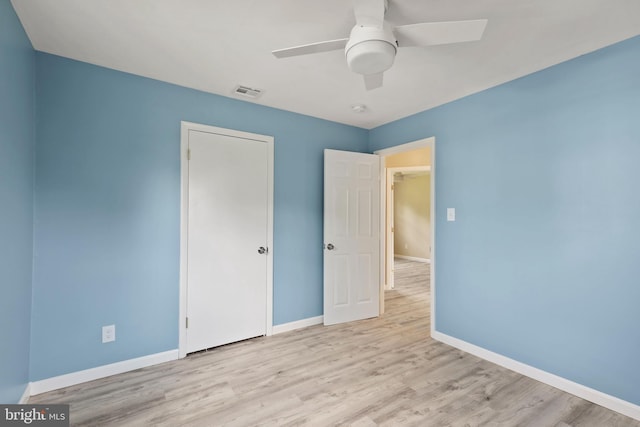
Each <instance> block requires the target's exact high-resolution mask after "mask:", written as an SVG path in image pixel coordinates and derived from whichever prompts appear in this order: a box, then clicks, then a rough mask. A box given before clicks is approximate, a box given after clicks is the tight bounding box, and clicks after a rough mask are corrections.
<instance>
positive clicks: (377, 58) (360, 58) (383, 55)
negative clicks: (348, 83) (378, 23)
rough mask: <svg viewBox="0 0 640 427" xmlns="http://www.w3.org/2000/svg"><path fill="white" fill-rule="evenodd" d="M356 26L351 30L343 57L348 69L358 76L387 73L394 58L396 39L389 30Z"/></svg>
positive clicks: (387, 28)
mask: <svg viewBox="0 0 640 427" xmlns="http://www.w3.org/2000/svg"><path fill="white" fill-rule="evenodd" d="M385 27H386V28H376V27H360V26H356V27H354V28H353V30H351V36H350V37H349V42H348V43H347V46H346V47H345V56H346V58H347V65H348V66H349V69H350V70H351V71H353V72H354V73H358V74H365V75H369V74H378V73H382V72H384V71H387V70H388V69H389V68H391V66H392V65H393V60H394V59H395V57H396V51H397V49H396V39H395V37H394V36H393V33H392V32H391V29H389V27H388V26H386V25H385Z"/></svg>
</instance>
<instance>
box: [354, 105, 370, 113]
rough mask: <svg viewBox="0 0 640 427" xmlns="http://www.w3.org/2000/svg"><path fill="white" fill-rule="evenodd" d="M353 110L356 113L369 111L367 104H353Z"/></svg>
mask: <svg viewBox="0 0 640 427" xmlns="http://www.w3.org/2000/svg"><path fill="white" fill-rule="evenodd" d="M351 110H353V112H354V113H364V112H365V111H367V106H366V105H364V104H355V105H352V106H351Z"/></svg>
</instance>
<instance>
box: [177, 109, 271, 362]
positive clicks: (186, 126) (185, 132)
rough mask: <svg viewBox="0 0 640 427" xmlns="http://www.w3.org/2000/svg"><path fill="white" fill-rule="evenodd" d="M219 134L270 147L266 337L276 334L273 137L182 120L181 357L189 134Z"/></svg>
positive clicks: (181, 351) (182, 347)
mask: <svg viewBox="0 0 640 427" xmlns="http://www.w3.org/2000/svg"><path fill="white" fill-rule="evenodd" d="M190 130H195V131H201V132H208V133H216V134H220V135H226V136H231V137H237V138H244V139H252V140H255V141H262V142H265V143H266V144H267V147H268V148H267V152H268V154H267V216H268V220H267V242H266V243H267V247H268V248H269V253H270V255H269V256H268V257H267V273H266V274H267V310H266V319H265V322H266V335H267V336H269V335H272V334H273V151H274V150H273V146H274V138H273V137H272V136H266V135H258V134H253V133H248V132H242V131H237V130H232V129H224V128H219V127H214V126H209V125H203V124H198V123H191V122H186V121H182V122H181V129H180V181H181V183H180V294H179V309H178V313H179V314H178V331H179V337H178V357H180V358H183V357H185V356H186V355H187V325H186V317H187V279H188V277H187V261H188V253H187V252H188V245H187V243H188V230H189V228H188V225H189V214H188V213H189V163H188V162H189V158H188V155H189V154H188V147H189V131H190Z"/></svg>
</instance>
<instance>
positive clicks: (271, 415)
mask: <svg viewBox="0 0 640 427" xmlns="http://www.w3.org/2000/svg"><path fill="white" fill-rule="evenodd" d="M428 303H429V284H428V265H427V264H420V263H415V262H410V261H402V260H397V263H396V289H395V290H393V291H387V296H386V313H385V315H384V316H382V317H380V318H378V319H371V320H364V321H359V322H353V323H349V324H343V325H336V326H330V327H324V326H313V327H309V328H306V329H300V330H297V331H293V332H288V333H284V334H280V335H276V336H273V337H268V338H257V339H253V340H249V341H244V342H240V343H236V344H231V345H227V346H224V347H219V348H217V349H215V350H212V351H209V352H206V353H198V354H194V355H191V356H189V357H187V358H186V359H183V360H178V361H175V362H169V363H164V364H162V365H158V366H154V367H149V368H144V369H139V370H137V371H133V372H129V373H125V374H121V375H116V376H113V377H110V378H105V379H101V380H97V381H93V382H90V383H86V384H81V385H77V386H73V387H69V388H66V389H62V390H57V391H54V392H50V393H46V394H42V395H39V396H34V397H33V398H31V399H30V401H29V402H30V403H69V404H70V405H71V422H72V425H95V426H109V425H114V426H124V425H166V426H187V425H189V426H223V425H224V426H226V425H229V426H257V425H260V426H262V425H265V426H298V425H309V426H333V425H351V426H413V425H415V426H485V425H486V426H545V427H546V426H549V427H551V426H557V427H567V426H574V427H578V426H594V427H605V426H606V427H610V426H611V427H613V426H634V427H640V422H637V421H634V420H632V419H630V418H627V417H624V416H622V415H620V414H617V413H615V412H612V411H610V410H607V409H605V408H602V407H600V406H597V405H594V404H592V403H589V402H587V401H585V400H582V399H580V398H577V397H575V396H572V395H570V394H567V393H564V392H562V391H559V390H557V389H555V388H552V387H549V386H547V385H544V384H542V383H539V382H537V381H534V380H532V379H529V378H527V377H524V376H522V375H519V374H516V373H514V372H511V371H509V370H507V369H504V368H501V367H499V366H496V365H494V364H492V363H489V362H486V361H483V360H481V359H479V358H477V357H474V356H471V355H469V354H466V353H464V352H462V351H459V350H456V349H454V348H452V347H449V346H447V345H445V344H442V343H439V342H437V341H434V340H432V339H431V338H430V337H429V304H428Z"/></svg>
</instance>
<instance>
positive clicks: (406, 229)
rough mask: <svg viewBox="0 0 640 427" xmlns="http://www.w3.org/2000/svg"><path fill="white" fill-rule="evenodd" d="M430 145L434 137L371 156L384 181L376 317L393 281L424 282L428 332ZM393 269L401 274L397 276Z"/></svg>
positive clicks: (432, 184) (432, 261)
mask: <svg viewBox="0 0 640 427" xmlns="http://www.w3.org/2000/svg"><path fill="white" fill-rule="evenodd" d="M434 143H435V138H427V139H423V140H419V141H414V142H411V143H408V144H403V145H399V146H396V147H391V148H387V149H384V150H380V151H377V152H376V154H378V155H380V156H381V172H382V173H381V177H382V178H383V179H382V182H381V195H382V197H381V200H382V203H381V207H380V208H381V219H383V220H382V221H381V236H382V244H381V254H380V261H381V278H383V280H381V286H380V293H381V295H380V313H381V314H382V313H384V300H385V290H387V291H389V290H391V289H393V288H395V286H396V280H395V278H396V276H397V277H399V278H401V280H402V281H403V283H405V284H406V283H413V282H418V281H420V282H423V283H424V281H425V280H426V283H427V285H428V288H427V289H426V290H425V291H429V289H430V290H431V292H430V293H431V295H430V298H429V299H430V301H431V304H430V305H431V310H430V311H431V330H433V328H434V322H433V320H434V318H435V317H434V309H433V306H434V301H435V283H434V278H435V274H434V272H435V245H434V243H435V235H434V231H433V230H434V224H435V216H434V213H435V191H434V190H435V174H434V172H435V155H434V154H435V147H434ZM398 196H399V197H398ZM399 198H400V199H403V200H398V199H399ZM394 214H395V215H394ZM396 270H400V271H397V274H396ZM411 277H414V278H415V280H413V281H412V279H411ZM403 286H404V285H403Z"/></svg>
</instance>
